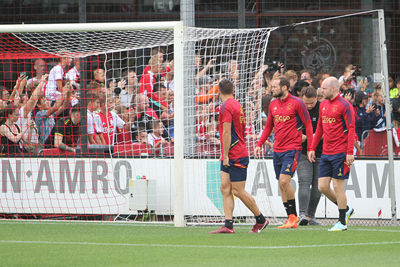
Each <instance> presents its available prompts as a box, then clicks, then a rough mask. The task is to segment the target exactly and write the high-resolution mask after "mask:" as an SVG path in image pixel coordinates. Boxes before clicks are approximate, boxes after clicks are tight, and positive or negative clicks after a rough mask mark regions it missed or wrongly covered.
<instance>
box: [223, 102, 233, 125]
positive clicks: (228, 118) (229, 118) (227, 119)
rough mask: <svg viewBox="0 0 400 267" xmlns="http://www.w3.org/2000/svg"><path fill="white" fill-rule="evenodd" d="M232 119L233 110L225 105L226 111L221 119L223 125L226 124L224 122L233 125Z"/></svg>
mask: <svg viewBox="0 0 400 267" xmlns="http://www.w3.org/2000/svg"><path fill="white" fill-rule="evenodd" d="M232 119H233V114H232V110H231V108H230V106H229V105H225V110H224V112H223V113H222V117H221V123H224V122H230V123H232Z"/></svg>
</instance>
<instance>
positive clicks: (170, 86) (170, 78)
mask: <svg viewBox="0 0 400 267" xmlns="http://www.w3.org/2000/svg"><path fill="white" fill-rule="evenodd" d="M164 86H165V87H166V88H167V90H172V91H174V61H173V60H171V61H170V62H168V64H167V66H166V67H165V73H164Z"/></svg>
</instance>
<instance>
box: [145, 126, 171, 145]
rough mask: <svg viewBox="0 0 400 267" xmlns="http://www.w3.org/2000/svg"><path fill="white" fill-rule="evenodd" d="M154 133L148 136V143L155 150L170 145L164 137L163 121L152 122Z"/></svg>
mask: <svg viewBox="0 0 400 267" xmlns="http://www.w3.org/2000/svg"><path fill="white" fill-rule="evenodd" d="M152 128H153V131H152V132H151V133H149V134H148V135H147V141H148V142H149V144H150V145H151V146H152V147H153V148H159V147H160V146H163V145H166V144H167V143H168V141H167V140H165V139H164V138H163V137H162V134H163V133H164V125H163V123H162V122H161V121H159V120H156V121H153V122H152Z"/></svg>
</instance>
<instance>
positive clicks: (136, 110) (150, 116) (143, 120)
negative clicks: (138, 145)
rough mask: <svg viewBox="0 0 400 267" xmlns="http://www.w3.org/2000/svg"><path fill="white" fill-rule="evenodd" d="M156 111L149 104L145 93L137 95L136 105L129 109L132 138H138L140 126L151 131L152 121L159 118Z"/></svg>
mask: <svg viewBox="0 0 400 267" xmlns="http://www.w3.org/2000/svg"><path fill="white" fill-rule="evenodd" d="M158 119H159V118H158V116H157V114H156V112H155V111H154V110H153V109H151V108H150V106H149V98H148V97H147V96H145V95H143V94H138V95H136V97H135V99H134V107H133V109H131V110H129V121H131V122H132V128H131V131H132V140H136V139H137V138H136V137H137V134H138V130H139V127H142V128H144V129H145V130H146V131H147V132H150V131H151V121H153V120H158Z"/></svg>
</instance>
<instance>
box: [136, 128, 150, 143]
mask: <svg viewBox="0 0 400 267" xmlns="http://www.w3.org/2000/svg"><path fill="white" fill-rule="evenodd" d="M134 140H135V141H134V143H139V144H145V145H146V146H147V147H150V144H149V141H148V138H147V130H146V129H145V128H144V127H139V128H138V132H137V135H136V138H135V139H134Z"/></svg>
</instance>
